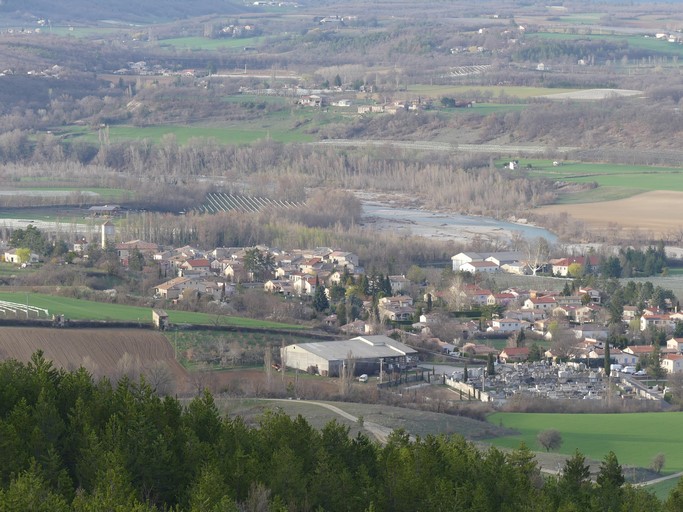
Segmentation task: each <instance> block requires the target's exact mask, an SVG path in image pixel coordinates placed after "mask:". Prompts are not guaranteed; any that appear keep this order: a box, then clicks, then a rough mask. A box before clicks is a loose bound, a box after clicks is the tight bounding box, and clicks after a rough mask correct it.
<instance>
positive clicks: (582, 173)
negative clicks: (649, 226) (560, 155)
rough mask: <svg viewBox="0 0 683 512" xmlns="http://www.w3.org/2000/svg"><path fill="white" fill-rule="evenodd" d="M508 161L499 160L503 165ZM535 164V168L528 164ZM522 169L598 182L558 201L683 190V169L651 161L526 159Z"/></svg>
mask: <svg viewBox="0 0 683 512" xmlns="http://www.w3.org/2000/svg"><path fill="white" fill-rule="evenodd" d="M505 163H506V161H503V160H500V161H498V162H497V164H498V165H499V166H502V165H504V164H505ZM527 165H531V168H527ZM519 168H520V170H519V171H518V172H521V173H524V175H526V176H529V177H536V178H546V179H551V180H557V181H566V182H571V183H593V182H594V183H597V185H598V187H597V188H595V189H592V190H586V191H581V193H578V194H564V195H562V196H561V197H560V198H559V200H558V201H557V203H559V204H576V203H592V202H599V201H613V200H616V199H625V198H627V197H631V196H634V195H636V194H639V193H641V192H647V191H655V190H669V191H677V192H683V169H682V168H680V167H653V166H647V165H620V164H606V163H587V162H571V161H569V162H564V161H563V162H562V165H560V166H558V167H554V166H553V163H552V161H550V160H540V159H522V160H520V161H519Z"/></svg>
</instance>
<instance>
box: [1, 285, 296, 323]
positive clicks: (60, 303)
mask: <svg viewBox="0 0 683 512" xmlns="http://www.w3.org/2000/svg"><path fill="white" fill-rule="evenodd" d="M27 295H28V297H27ZM0 300H5V301H9V302H17V303H19V304H26V302H27V300H28V303H29V305H30V306H36V307H39V308H44V309H47V310H48V311H49V313H50V315H64V316H66V318H68V319H72V320H113V321H122V322H137V321H139V322H142V323H151V321H152V310H151V308H143V307H137V306H126V305H124V304H108V303H103V302H94V301H88V300H80V299H71V298H68V297H57V296H53V295H45V294H39V293H29V294H26V293H23V292H0ZM167 313H168V317H169V320H170V321H171V323H174V324H199V325H234V326H239V327H256V328H266V329H305V327H302V326H300V325H291V324H281V323H277V322H268V321H265V320H255V319H252V318H242V317H234V316H224V315H209V314H206V313H193V312H189V311H173V310H168V311H167Z"/></svg>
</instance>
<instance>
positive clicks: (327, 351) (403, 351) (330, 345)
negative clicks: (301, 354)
mask: <svg viewBox="0 0 683 512" xmlns="http://www.w3.org/2000/svg"><path fill="white" fill-rule="evenodd" d="M297 348H301V349H303V350H305V351H307V352H310V353H312V354H315V355H316V356H318V357H322V358H324V359H327V360H328V361H339V360H342V359H348V357H349V353H351V354H352V355H351V357H353V358H354V359H379V358H380V357H401V356H405V355H407V354H416V353H417V350H414V349H412V348H410V347H409V346H408V345H405V344H403V343H401V342H399V341H396V340H393V339H391V338H389V337H388V336H384V335H378V336H358V337H356V338H352V339H350V340H343V341H320V342H314V343H300V344H297V345H296V346H290V347H288V349H289V350H292V351H296V349H297Z"/></svg>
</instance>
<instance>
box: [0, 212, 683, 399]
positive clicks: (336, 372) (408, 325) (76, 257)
mask: <svg viewBox="0 0 683 512" xmlns="http://www.w3.org/2000/svg"><path fill="white" fill-rule="evenodd" d="M109 213H111V212H109V211H107V212H104V214H109ZM93 247H96V248H97V249H99V250H102V251H110V252H112V253H115V255H116V259H117V263H118V265H120V267H121V269H124V272H125V271H126V270H128V271H130V270H132V269H138V270H141V271H143V272H147V273H148V274H154V273H155V274H156V276H157V279H156V281H157V283H156V284H155V285H154V287H153V289H152V290H150V295H151V299H152V302H151V304H152V305H153V307H154V308H155V311H163V309H162V308H175V307H183V306H187V304H193V305H197V304H200V303H201V304H206V305H212V306H214V307H218V310H220V308H221V307H222V306H223V305H225V304H227V303H229V302H230V301H231V299H232V298H234V297H235V296H238V295H239V293H240V292H241V291H243V290H246V289H249V290H252V291H254V292H260V293H263V294H267V295H271V296H275V297H279V298H280V300H282V301H284V302H285V303H287V302H290V303H292V304H298V305H299V306H300V307H301V308H304V309H307V310H308V311H309V314H308V316H307V318H308V319H312V320H314V322H317V324H318V325H319V327H320V328H322V329H323V330H325V331H327V332H330V333H331V334H333V335H334V336H336V337H337V338H342V337H344V336H346V337H349V338H351V339H347V340H346V341H341V340H340V341H337V342H325V343H313V344H307V343H303V344H299V345H298V346H296V345H292V347H294V348H297V347H298V348H299V352H297V354H298V355H299V356H301V354H306V356H305V357H303V356H301V357H302V358H297V357H292V355H291V354H290V355H289V356H287V355H286V353H285V350H284V348H283V350H282V351H281V354H280V357H281V363H282V366H285V367H288V368H292V369H296V370H301V371H305V372H308V373H314V374H320V375H323V376H328V377H339V376H340V375H342V373H343V371H344V370H343V368H346V365H347V364H349V362H348V360H349V358H350V357H352V358H353V367H354V370H353V375H352V376H351V377H353V378H356V377H358V376H359V375H360V376H364V377H365V380H367V379H368V377H367V375H368V374H369V375H370V376H371V377H372V378H373V379H374V378H375V377H376V380H377V381H379V382H382V381H385V382H391V381H392V379H394V380H396V381H399V382H400V381H401V373H402V372H407V371H408V370H409V369H413V368H416V367H418V364H419V365H420V368H422V369H423V374H422V376H421V378H423V379H424V369H425V368H426V369H429V367H430V365H433V364H435V363H436V364H438V365H439V372H435V371H432V376H431V377H430V378H429V382H430V383H441V384H446V385H447V386H449V387H450V388H452V389H453V390H454V391H455V393H456V396H457V399H459V400H463V399H467V400H481V401H485V402H487V401H494V402H498V403H504V402H505V401H508V400H511V399H515V397H517V398H519V397H520V396H526V397H529V398H546V399H556V400H564V399H577V398H578V399H608V398H609V399H612V398H615V399H616V397H618V398H619V399H622V400H623V399H646V400H656V401H661V400H662V399H664V398H665V395H666V391H667V389H665V385H664V382H665V380H664V378H665V377H666V375H669V374H678V373H683V332H681V328H680V326H682V325H683V312H680V311H678V307H677V301H674V300H672V295H670V294H669V295H668V296H667V294H662V293H661V291H660V292H658V297H656V298H653V297H650V298H648V299H647V300H645V301H641V303H640V304H630V303H626V304H623V306H622V307H621V308H618V309H619V311H618V312H617V313H618V314H619V318H618V319H615V318H614V317H615V314H617V313H615V308H614V307H612V306H611V305H606V303H609V302H610V300H609V299H610V297H609V296H608V295H607V294H606V293H605V292H604V291H603V290H600V289H597V288H595V287H592V286H588V285H577V284H576V281H575V280H572V279H569V278H571V277H573V276H577V275H585V273H586V272H585V270H586V268H588V269H598V268H599V266H600V263H601V262H600V259H599V258H598V257H597V256H566V257H564V258H549V257H548V258H540V259H539V257H538V255H537V256H536V257H535V258H533V259H530V258H529V253H524V252H520V251H506V252H488V253H475V252H461V253H458V254H456V255H454V256H453V257H452V258H451V263H452V266H451V268H450V269H447V270H449V271H450V273H451V274H452V276H454V277H453V279H452V281H450V283H449V284H448V285H447V286H437V284H436V283H429V282H427V281H426V280H423V281H422V282H412V281H411V280H410V279H409V278H408V277H406V275H404V274H401V275H386V276H384V275H383V274H379V275H376V274H374V273H373V274H372V275H368V273H366V271H365V269H364V268H363V266H362V265H361V263H360V261H359V258H358V256H357V255H356V254H354V253H352V252H348V251H344V250H339V249H333V248H329V247H316V248H313V249H289V250H283V249H279V248H275V247H267V246H261V245H257V246H254V247H219V248H214V249H211V250H201V249H198V248H195V247H191V246H185V247H179V248H172V247H162V246H160V245H158V244H155V243H150V242H146V241H142V240H132V241H120V239H119V236H118V234H117V230H116V227H115V224H114V223H113V222H112V220H111V219H108V220H104V221H103V222H102V223H101V225H100V230H99V236H98V237H92V239H91V240H90V241H88V240H86V239H84V238H81V239H79V240H78V241H77V242H75V243H73V245H72V246H71V247H70V248H69V249H70V253H69V254H70V255H71V256H70V257H69V261H70V262H71V264H79V263H82V262H84V261H87V259H88V257H89V254H90V253H91V251H92V249H93ZM3 255H4V260H5V262H7V263H11V264H14V265H17V266H18V267H26V266H27V265H36V264H39V262H40V260H41V256H40V255H38V254H35V253H33V252H31V251H28V250H27V249H24V248H9V247H7V248H6V249H4V250H3ZM502 273H508V274H514V275H527V276H529V277H530V278H533V276H534V275H536V274H537V273H539V274H540V273H545V274H550V275H552V276H556V278H557V279H559V281H560V283H563V284H564V288H563V289H562V290H534V289H522V288H519V287H511V288H506V289H501V290H495V291H494V290H493V289H490V288H488V287H486V286H485V284H488V285H491V284H494V285H495V281H492V280H490V279H488V280H487V279H486V278H491V277H494V276H495V275H496V274H502ZM532 282H533V281H532ZM113 292H115V290H113ZM651 292H654V290H651ZM651 294H652V293H651ZM617 320H618V323H617V322H616V321H617ZM157 323H158V322H157ZM162 327H164V326H162ZM615 333H621V334H620V337H615ZM615 339H618V340H619V342H618V343H614V342H613V343H612V344H610V343H609V342H608V340H615ZM368 340H370V341H368ZM335 343H341V345H340V347H336V348H335V347H334V346H333V345H334V344H335ZM660 343H661V344H662V346H661V347H660V346H659V344H660ZM664 343H665V346H664ZM368 344H369V345H370V348H369V347H368V346H366V345H368ZM314 345H315V346H314ZM288 350H289V347H288ZM387 351H388V352H387ZM606 351H607V354H606ZM309 352H310V353H309ZM207 354H208V353H207ZM349 354H353V355H352V356H349ZM196 357H197V358H198V360H201V358H202V357H204V356H202V355H201V352H198V355H197V356H196ZM206 357H209V356H208V355H206ZM383 362H384V363H386V364H385V365H383ZM322 368H324V370H323V369H322ZM437 373H438V375H437ZM640 381H647V382H650V385H649V386H648V385H645V384H641V383H640ZM653 383H654V384H653Z"/></svg>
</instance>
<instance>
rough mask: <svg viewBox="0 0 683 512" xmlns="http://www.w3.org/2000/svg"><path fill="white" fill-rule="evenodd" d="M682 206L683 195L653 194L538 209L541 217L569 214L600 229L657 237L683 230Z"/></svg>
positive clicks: (674, 193) (677, 193)
mask: <svg viewBox="0 0 683 512" xmlns="http://www.w3.org/2000/svg"><path fill="white" fill-rule="evenodd" d="M681 204H683V192H671V191H663V190H662V191H654V192H645V193H643V194H638V195H636V196H633V197H629V198H628V199H619V200H617V201H604V202H600V203H584V204H570V205H552V206H544V207H542V208H539V209H538V210H537V211H538V212H539V213H541V214H557V213H562V212H566V213H568V214H569V215H571V216H572V217H573V218H575V219H578V220H581V221H583V222H585V223H586V224H588V225H589V226H591V227H592V228H594V229H598V230H614V229H616V228H617V227H619V228H621V229H623V230H638V231H644V232H646V233H648V234H650V233H652V234H654V235H655V236H660V237H661V236H666V235H668V234H670V233H672V232H676V231H678V230H680V229H681V224H682V223H681V220H680V216H679V215H677V214H676V212H677V211H678V209H679V208H680V205H681Z"/></svg>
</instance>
